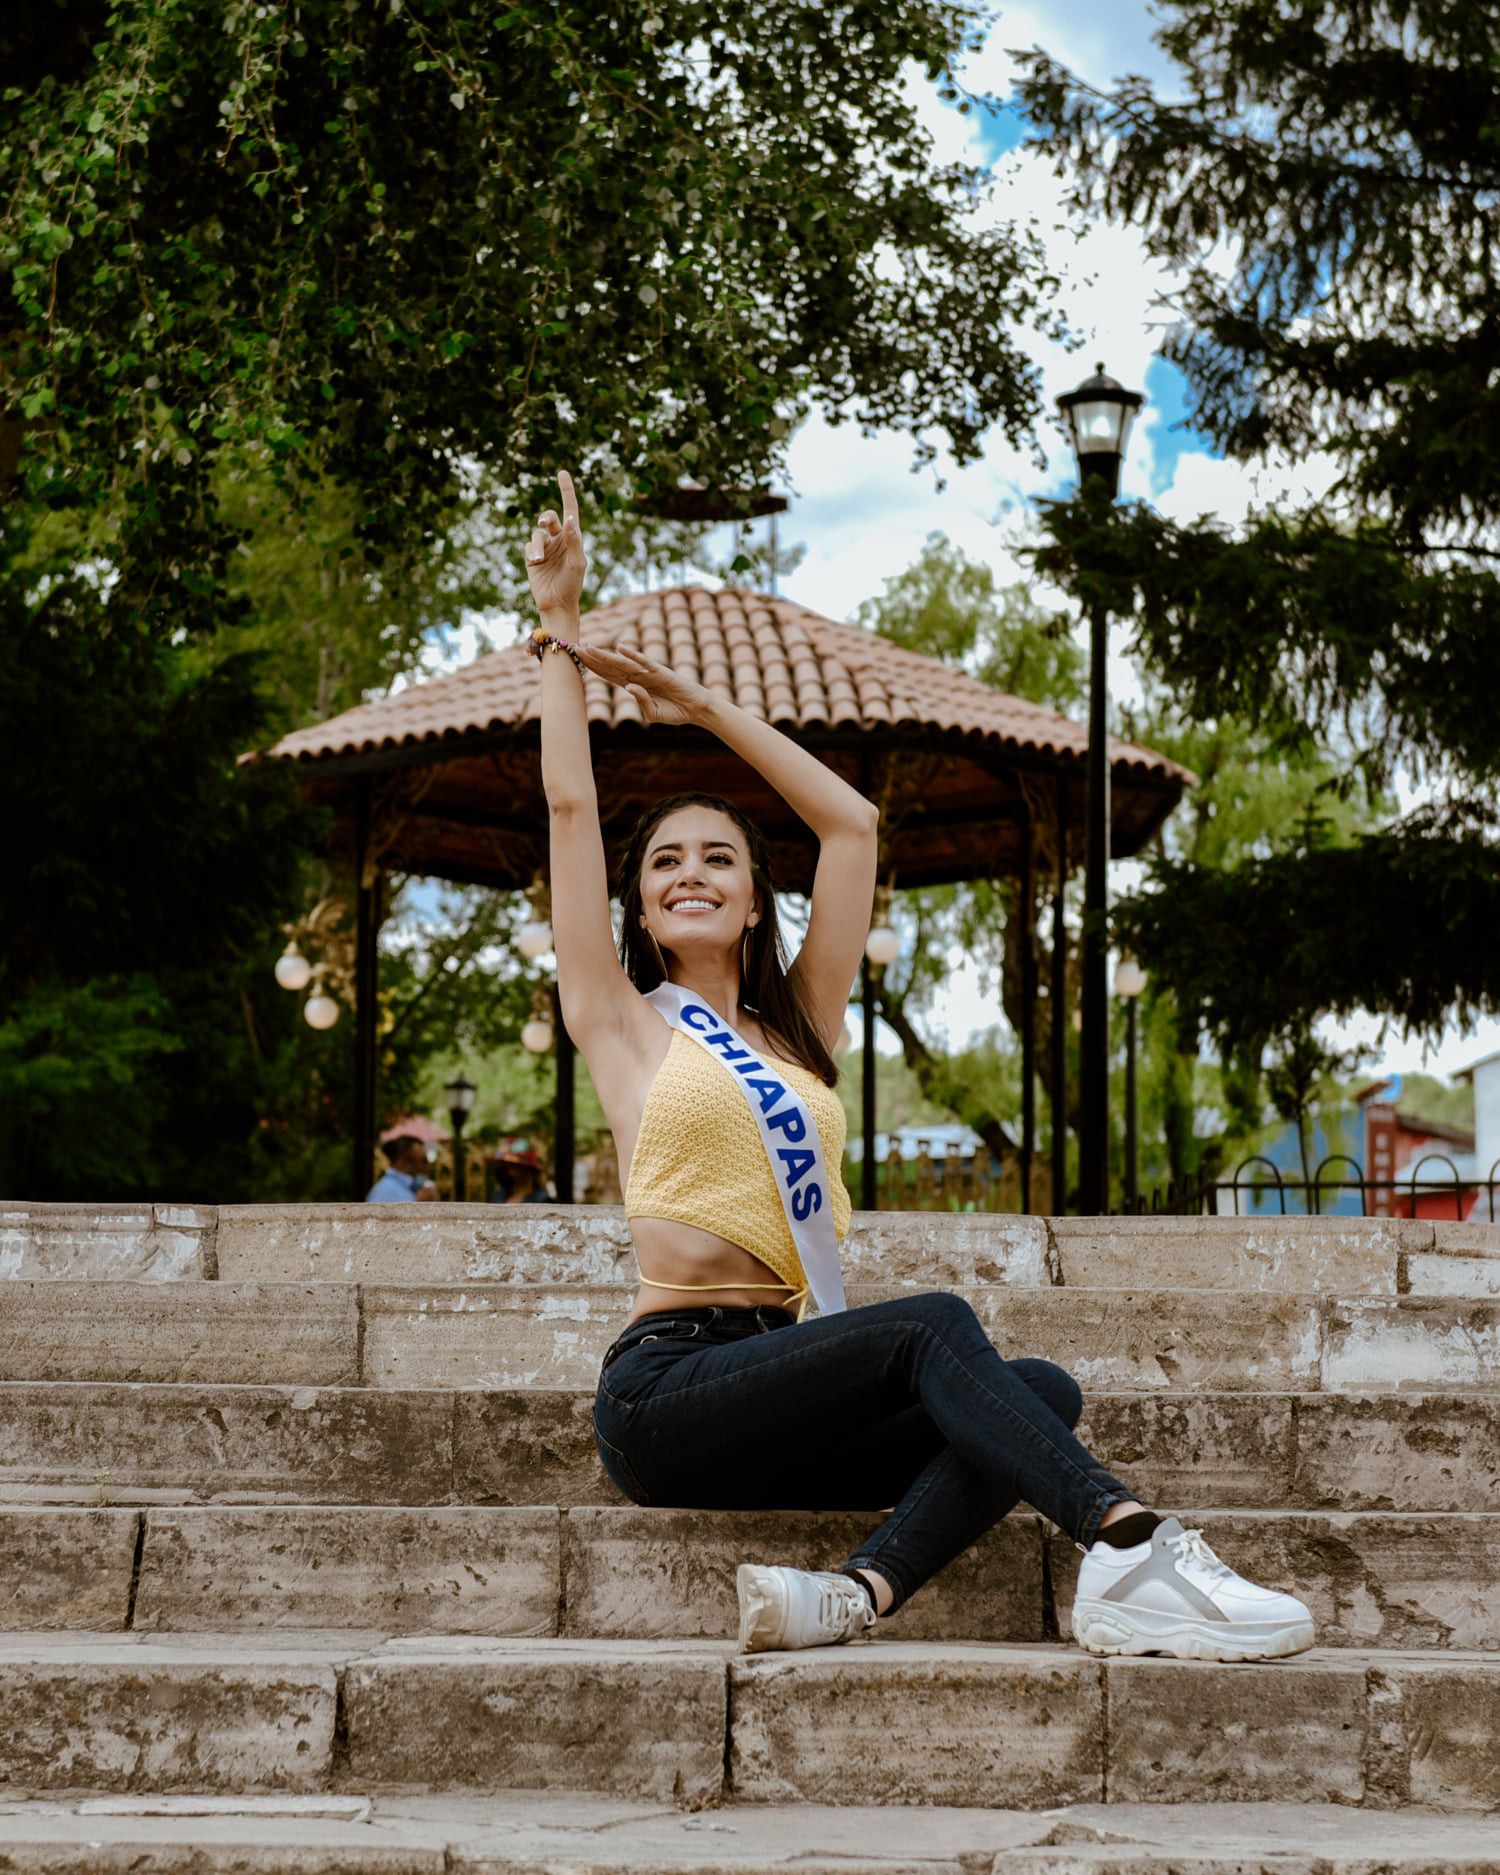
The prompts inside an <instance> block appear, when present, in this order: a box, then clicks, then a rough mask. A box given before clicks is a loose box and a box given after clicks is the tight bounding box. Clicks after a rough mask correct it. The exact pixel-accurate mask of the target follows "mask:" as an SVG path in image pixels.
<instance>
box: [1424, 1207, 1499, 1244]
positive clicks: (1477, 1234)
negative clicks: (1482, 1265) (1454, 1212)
mask: <svg viewBox="0 0 1500 1875" xmlns="http://www.w3.org/2000/svg"><path fill="white" fill-rule="evenodd" d="M1487 1203H1488V1199H1487V1198H1486V1197H1485V1195H1484V1194H1483V1193H1482V1192H1481V1194H1480V1197H1479V1206H1478V1209H1479V1213H1480V1215H1479V1216H1478V1217H1477V1218H1471V1219H1470V1220H1468V1221H1467V1222H1466V1223H1462V1224H1460V1223H1459V1222H1458V1220H1457V1219H1456V1218H1455V1219H1453V1220H1452V1221H1451V1222H1445V1221H1444V1220H1443V1219H1442V1218H1439V1219H1438V1220H1437V1221H1436V1223H1435V1224H1434V1225H1433V1227H1432V1230H1433V1244H1432V1247H1433V1249H1434V1250H1435V1251H1436V1252H1437V1253H1438V1255H1439V1256H1449V1257H1500V1223H1497V1222H1492V1221H1491V1220H1490V1219H1489V1218H1488V1217H1486V1215H1485V1206H1486V1205H1487Z"/></svg>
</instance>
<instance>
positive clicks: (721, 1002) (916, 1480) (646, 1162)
mask: <svg viewBox="0 0 1500 1875" xmlns="http://www.w3.org/2000/svg"><path fill="white" fill-rule="evenodd" d="M558 481H559V485H560V487H561V490H562V499H563V513H562V515H561V516H559V515H558V514H556V513H554V512H552V511H551V510H549V511H548V512H547V513H545V514H543V515H542V516H541V517H540V519H539V520H538V522H537V525H536V528H535V530H534V531H533V533H532V535H531V539H530V542H529V544H528V546H527V549H526V563H527V571H528V574H529V576H530V580H531V589H532V594H533V597H534V598H535V600H536V603H537V607H538V610H539V612H540V614H541V624H540V627H539V629H538V630H537V631H536V632H534V633H533V634H532V638H531V640H530V644H529V648H530V649H531V651H532V652H533V654H534V655H535V656H536V657H537V658H538V660H539V662H540V664H541V679H542V779H543V784H544V786H545V788H546V793H547V804H548V810H549V815H550V830H551V859H552V923H553V932H554V941H555V944H556V949H557V971H558V989H559V992H560V995H561V998H562V1010H563V1017H564V1020H565V1021H566V1022H567V1025H568V1029H569V1032H570V1033H571V1034H572V1036H573V1037H574V1039H575V1040H576V1041H577V1043H578V1046H579V1047H580V1048H581V1049H582V1051H583V1056H584V1059H585V1061H586V1062H587V1063H588V1067H589V1073H590V1075H591V1076H592V1078H593V1082H594V1086H595V1087H596V1088H597V1089H598V1092H599V1097H600V1099H601V1101H602V1102H603V1104H604V1110H605V1115H606V1117H607V1119H608V1121H609V1124H610V1126H611V1128H612V1129H613V1132H614V1137H615V1141H616V1144H617V1147H618V1150H619V1155H620V1163H621V1166H622V1168H628V1176H627V1183H626V1194H625V1208H626V1215H627V1217H628V1218H629V1220H630V1227H631V1235H632V1238H633V1240H634V1243H635V1248H636V1253H637V1257H638V1260H639V1263H640V1271H641V1285H642V1286H641V1291H640V1294H639V1295H638V1296H637V1298H636V1301H635V1305H634V1307H633V1308H632V1309H631V1312H630V1316H629V1319H628V1321H627V1323H626V1326H625V1329H624V1332H623V1333H622V1334H621V1335H620V1337H619V1339H618V1340H617V1341H616V1342H615V1344H614V1346H613V1347H612V1348H611V1349H610V1350H609V1352H608V1353H607V1354H606V1356H605V1359H604V1368H603V1372H602V1374H601V1376H600V1381H599V1392H598V1398H597V1401H596V1405H595V1417H594V1425H595V1433H596V1437H597V1440H598V1445H599V1452H600V1456H601V1458H602V1460H603V1462H604V1467H605V1470H606V1471H607V1472H608V1473H609V1475H610V1477H611V1478H612V1479H613V1480H614V1481H615V1483H616V1484H617V1485H618V1486H619V1488H620V1489H621V1491H623V1492H624V1493H625V1495H626V1496H627V1497H628V1498H630V1499H631V1500H632V1501H634V1502H635V1503H637V1504H660V1505H676V1506H683V1507H702V1508H719V1509H741V1510H748V1509H766V1508H773V1507H775V1508H782V1509H809V1510H812V1509H818V1510H840V1509H865V1508H867V1507H868V1506H870V1505H872V1504H877V1505H878V1504H894V1505H895V1506H896V1508H895V1510H894V1511H893V1512H892V1513H891V1515H890V1516H889V1517H887V1518H886V1520H885V1522H884V1523H882V1524H881V1525H880V1527H879V1529H877V1530H876V1531H875V1532H874V1534H873V1535H872V1536H871V1537H870V1538H869V1539H868V1540H867V1541H866V1542H865V1543H863V1544H862V1545H861V1546H860V1547H859V1549H858V1550H857V1551H856V1553H855V1554H854V1555H853V1556H852V1557H850V1559H849V1561H848V1563H847V1564H846V1565H845V1566H844V1568H843V1569H842V1570H840V1571H837V1572H808V1571H804V1570H799V1569H792V1568H760V1567H754V1566H749V1565H747V1566H744V1567H742V1568H741V1569H740V1571H739V1578H738V1587H739V1597H740V1645H741V1648H742V1650H744V1651H747V1652H755V1651H760V1650H763V1649H770V1648H791V1647H808V1646H817V1645H823V1644H827V1643H830V1642H837V1641H846V1640H852V1639H854V1638H856V1637H858V1636H861V1635H865V1634H868V1633H869V1632H870V1631H871V1630H872V1629H873V1628H874V1626H875V1622H876V1619H877V1617H879V1616H882V1615H886V1614H889V1613H891V1612H892V1611H893V1610H895V1609H897V1608H899V1607H900V1606H901V1605H902V1603H903V1602H905V1601H906V1600H907V1598H908V1597H909V1596H911V1595H912V1594H913V1593H915V1591H916V1590H917V1589H918V1588H919V1587H920V1586H921V1585H922V1583H923V1582H925V1581H927V1579H928V1578H929V1577H930V1576H932V1575H933V1574H934V1573H935V1572H936V1571H937V1570H939V1569H941V1568H942V1567H943V1565H944V1564H945V1563H947V1562H949V1561H951V1560H952V1559H953V1558H954V1557H955V1556H957V1555H958V1554H959V1553H960V1552H961V1551H962V1550H964V1549H965V1548H967V1546H968V1545H969V1544H970V1543H972V1542H974V1541H975V1539H976V1538H977V1537H979V1536H980V1535H982V1534H983V1532H984V1531H985V1530H987V1529H989V1528H990V1526H991V1525H992V1524H994V1523H996V1522H997V1521H998V1520H999V1519H1000V1518H1002V1517H1004V1516H1005V1515H1006V1513H1007V1512H1008V1511H1010V1510H1011V1509H1012V1508H1013V1507H1014V1506H1015V1505H1016V1504H1017V1503H1018V1502H1019V1501H1021V1499H1023V1498H1024V1499H1025V1500H1026V1501H1027V1502H1028V1503H1030V1504H1033V1505H1035V1506H1036V1508H1037V1509H1038V1510H1039V1511H1041V1512H1042V1513H1043V1515H1044V1516H1047V1517H1049V1518H1051V1519H1052V1521H1053V1522H1055V1523H1057V1524H1059V1525H1060V1526H1061V1527H1062V1528H1063V1529H1064V1530H1066V1531H1067V1532H1068V1533H1069V1534H1070V1535H1071V1536H1072V1537H1073V1539H1074V1540H1075V1542H1076V1543H1077V1544H1078V1545H1079V1547H1080V1549H1082V1550H1083V1552H1084V1560H1083V1563H1082V1566H1081V1569H1080V1575H1079V1582H1078V1594H1077V1599H1076V1601H1075V1612H1074V1632H1075V1633H1076V1634H1077V1636H1078V1639H1079V1640H1080V1641H1081V1642H1082V1643H1083V1645H1084V1646H1085V1647H1087V1648H1089V1649H1091V1650H1092V1651H1094V1652H1097V1653H1147V1652H1166V1653H1172V1654H1176V1655H1178V1656H1179V1657H1182V1658H1191V1657H1201V1658H1209V1659H1219V1660H1240V1659H1256V1658H1262V1657H1266V1656H1270V1655H1279V1654H1288V1653H1296V1652H1298V1651H1300V1650H1301V1649H1302V1648H1304V1647H1309V1646H1311V1644H1312V1638H1313V1631H1312V1621H1311V1617H1310V1616H1309V1614H1308V1611H1307V1610H1306V1608H1304V1607H1303V1605H1302V1604H1301V1603H1300V1602H1298V1601H1295V1600H1293V1598H1292V1597H1291V1596H1288V1595H1280V1594H1275V1593H1273V1592H1271V1591H1269V1590H1266V1589H1261V1588H1258V1587H1256V1586H1255V1585H1254V1584H1253V1583H1249V1582H1246V1581H1244V1580H1243V1579H1242V1578H1241V1577H1238V1576H1236V1575H1234V1574H1232V1573H1231V1572H1230V1571H1229V1570H1228V1569H1227V1568H1225V1566H1224V1565H1223V1564H1222V1563H1220V1562H1219V1561H1218V1559H1217V1557H1215V1556H1214V1554H1213V1552H1212V1551H1211V1550H1210V1549H1209V1548H1208V1547H1207V1545H1206V1544H1205V1543H1204V1542H1203V1539H1202V1536H1201V1535H1200V1533H1199V1532H1197V1531H1184V1530H1183V1529H1182V1527H1181V1525H1180V1524H1178V1523H1177V1522H1176V1520H1175V1519H1171V1518H1168V1519H1162V1518H1159V1517H1157V1516H1156V1515H1155V1514H1154V1513H1153V1512H1151V1511H1149V1510H1147V1509H1145V1508H1144V1507H1143V1506H1142V1505H1141V1504H1140V1503H1139V1502H1138V1501H1137V1500H1136V1499H1135V1497H1134V1496H1133V1495H1132V1493H1131V1492H1130V1491H1129V1490H1128V1489H1127V1488H1126V1487H1125V1486H1124V1485H1123V1484H1121V1483H1120V1482H1119V1481H1118V1480H1117V1479H1115V1478H1113V1477H1111V1475H1110V1474H1109V1472H1108V1471H1106V1470H1105V1468H1104V1467H1103V1466H1102V1465H1101V1464H1099V1462H1098V1461H1097V1460H1096V1459H1095V1458H1093V1457H1092V1456H1091V1455H1090V1454H1089V1452H1087V1451H1086V1450H1085V1449H1084V1447H1083V1446H1082V1445H1080V1444H1079V1442H1078V1441H1077V1440H1076V1439H1075V1438H1074V1437H1073V1434H1072V1427H1073V1426H1074V1425H1076V1423H1077V1421H1078V1417H1079V1413H1080V1411H1081V1408H1082V1398H1081V1395H1080V1394H1079V1391H1078V1388H1077V1387H1076V1386H1075V1384H1074V1383H1073V1381H1072V1380H1071V1379H1070V1378H1069V1376H1068V1375H1067V1374H1065V1373H1064V1372H1063V1371H1062V1370H1061V1369H1060V1368H1058V1367H1054V1366H1053V1365H1052V1364H1051V1363H1050V1362H1047V1361H1004V1360H1002V1359H1001V1358H1000V1356H999V1355H998V1354H997V1353H996V1351H995V1349H994V1348H993V1347H992V1345H991V1344H990V1341H989V1339H988V1337H987V1336H986V1334H985V1332H984V1330H983V1328H982V1327H981V1326H980V1324H979V1321H978V1319H977V1317H976V1316H975V1314H974V1312H973V1310H972V1309H971V1308H970V1307H969V1306H968V1304H967V1303H966V1302H963V1301H962V1300H960V1299H959V1298H958V1297H957V1296H953V1295H948V1294H935V1295H919V1296H910V1297H902V1298H901V1299H900V1300H898V1301H895V1302H883V1303H877V1304H875V1305H874V1306H872V1307H869V1308H860V1309H849V1310H845V1309H844V1307H843V1290H842V1286H841V1284H840V1282H839V1277H838V1260H837V1238H838V1237H840V1236H842V1235H843V1233H844V1232H845V1231H846V1230H847V1229H848V1224H849V1200H848V1197H847V1195H846V1194H845V1192H844V1190H843V1188H842V1184H841V1182H840V1181H839V1179H838V1177H837V1170H838V1168H839V1166H840V1163H841V1158H842V1151H843V1141H844V1121H843V1114H842V1110H841V1108H840V1105H839V1102H838V1100H837V1098H836V1097H835V1095H834V1094H833V1092H832V1089H833V1086H834V1083H835V1080H836V1078H837V1077H836V1071H835V1069H834V1065H833V1059H832V1054H831V1048H832V1042H833V1038H834V1037H835V1036H836V1035H837V1034H838V1033H839V1030H840V1028H841V1026H842V1023H843V1018H844V1009H845V1005H846V1003H847V1000H848V995H849V989H850V986H851V984H852V983H853V980H854V975H855V971H856V969H857V968H858V964H859V958H860V953H861V951H862V949H863V946H864V941H865V935H866V931H867V929H868V926H869V917H870V907H871V902H872V897H873V891H874V884H875V865H876V823H877V815H876V811H875V809H874V808H873V807H872V806H871V804H870V803H869V802H868V801H866V800H864V799H863V798H862V797H861V796H860V795H859V794H857V793H856V792H855V791H854V790H853V789H852V788H849V787H847V786H846V785H845V784H844V783H843V782H842V781H840V780H839V779H838V777H837V776H835V775H834V774H833V773H832V772H831V771H830V770H829V769H827V768H825V767H824V766H823V764H822V763H821V762H819V761H818V760H816V758H815V757H813V756H812V755H810V754H808V753H807V752H806V751H805V750H803V749H800V748H798V747H797V745H796V744H795V743H794V742H792V741H790V740H789V739H788V738H787V737H785V736H783V735H781V734H779V733H778V732H777V731H776V730H774V729H772V728H771V727H770V726H769V725H768V724H766V723H764V722H761V721H759V720H758V719H756V718H754V717H751V716H748V715H746V714H745V713H744V712H743V711H742V710H740V709H738V708H736V707H735V706H734V705H733V704H732V703H727V702H724V701H722V700H721V699H719V698H717V697H715V696H712V695H710V694H709V693H708V692H707V691H705V690H704V689H703V688H702V687H701V686H700V685H698V684H697V683H695V682H692V681H690V680H689V679H687V678H684V677H681V676H679V675H677V674H676V673H675V672H674V671H672V670H670V669H668V668H667V667H666V666H665V665H662V664H658V663H655V662H654V661H653V660H651V659H649V658H644V657H641V656H638V655H637V654H635V653H634V652H629V651H622V650H617V649H613V648H610V647H607V646H605V645H601V644H592V645H586V644H584V643H583V642H582V634H581V631H580V626H579V610H578V607H579V599H580V597H581V594H582V591H583V578H584V572H585V570H586V566H587V561H586V559H585V555H584V549H583V540H582V537H581V534H580V531H579V524H578V506H577V502H576V499H575V497H574V492H573V485H572V481H571V479H570V478H569V477H568V476H567V475H566V474H564V475H561V476H559V478H558ZM585 671H593V672H595V673H596V674H597V675H598V676H600V677H603V678H605V679H607V680H608V681H609V682H611V683H613V684H618V685H621V686H623V687H624V688H625V689H626V690H628V692H629V693H630V695H631V696H632V697H633V698H634V699H635V701H636V703H637V704H638V705H639V706H640V710H641V713H642V715H643V716H644V717H645V719H646V721H647V722H648V723H673V724H681V723H692V724H693V725H695V726H696V727H698V728H701V729H704V730H707V731H709V732H711V733H712V734H714V735H716V736H717V737H718V738H719V739H720V741H722V742H723V743H725V744H726V745H727V746H728V747H729V748H730V749H732V750H734V752H735V753H736V754H737V755H739V756H740V757H742V759H743V760H745V761H746V762H748V763H749V764H750V765H751V766H752V767H753V768H754V769H756V770H757V772H758V773H759V774H761V775H762V776H763V777H764V778H765V779H766V781H768V782H769V783H770V784H771V785H772V786H773V787H774V788H775V789H776V790H777V792H778V793H779V794H780V795H781V796H782V798H783V799H784V800H785V801H786V803H787V804H788V806H789V807H790V808H791V809H792V810H793V811H794V812H795V813H796V814H797V815H798V816H799V817H800V819H801V820H802V821H804V822H805V823H806V825H807V826H808V827H809V828H810V829H811V830H812V832H813V833H814V835H815V836H816V838H817V841H818V863H817V873H816V878H815V880H814V884H813V892H812V906H811V914H810V917H809V920H808V927H807V936H806V939H805V941H804V942H803V944H802V947H801V949H800V950H799V952H798V953H797V957H796V960H795V961H794V962H793V963H792V965H791V967H790V969H784V968H783V966H782V962H781V958H780V934H779V931H778V928H777V919H776V900H775V895H774V891H773V889H772V883H771V879H770V877H769V874H768V871H767V859H766V848H765V843H764V841H763V840H762V838H761V836H760V835H759V834H758V833H757V831H756V829H755V828H754V827H752V826H751V825H750V823H749V822H748V821H747V820H746V819H745V818H744V816H743V815H742V814H740V813H739V811H738V810H737V809H736V808H734V807H733V806H732V805H731V804H730V803H728V802H724V801H718V800H715V799H714V798H713V797H710V796H702V795H692V796H684V797H679V798H678V799H676V800H672V801H668V802H664V803H662V804H660V805H659V806H658V807H656V808H655V809H653V810H652V811H651V812H649V813H647V814H646V815H645V816H644V818H643V819H642V821H641V823H640V825H639V826H638V828H637V829H636V832H635V835H634V837H633V839H632V841H631V844H630V848H629V851H628V852H627V854H626V856H625V861H624V867H623V875H622V878H621V882H620V897H621V903H622V906H623V909H624V928H623V930H622V933H621V937H620V943H619V953H618V955H617V954H616V949H615V943H614V936H613V932H612V929H611V925H610V906H609V885H608V881H607V879H606V876H605V860H604V845H603V840H602V838H601V835H600V830H599V816H598V805H597V800H596V797H595V792H594V781H593V773H592V766H591V759H590V752H589V736H588V724H587V721H586V719H585V715H584V698H583V673H584V672H585ZM830 1168H832V1171H833V1176H832V1177H830V1176H829V1169H830ZM810 1290H811V1292H812V1293H813V1294H814V1296H815V1298H816V1299H817V1301H818V1303H819V1305H820V1308H821V1310H822V1314H821V1316H820V1317H819V1318H818V1319H816V1320H811V1321H804V1320H802V1319H801V1317H802V1312H803V1309H804V1307H805V1305H806V1302H807V1298H808V1294H809V1291H810Z"/></svg>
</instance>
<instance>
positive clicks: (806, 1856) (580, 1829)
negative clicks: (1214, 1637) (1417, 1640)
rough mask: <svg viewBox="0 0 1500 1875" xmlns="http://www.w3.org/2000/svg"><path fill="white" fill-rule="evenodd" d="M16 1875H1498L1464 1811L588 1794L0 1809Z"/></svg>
mask: <svg viewBox="0 0 1500 1875" xmlns="http://www.w3.org/2000/svg"><path fill="white" fill-rule="evenodd" d="M0 1866H3V1867H4V1868H5V1869H6V1870H7V1871H9V1872H10V1875H540V1872H541V1871H548V1875H667V1872H670V1875H705V1872H707V1875H978V1871H980V1870H983V1871H984V1875H1251V1871H1255V1875H1262V1871H1272V1870H1274V1871H1275V1875H1437V1871H1439V1870H1441V1871H1443V1872H1444V1875H1500V1855H1497V1852H1496V1843H1495V1826H1494V1823H1493V1821H1492V1820H1491V1819H1489V1818H1485V1817H1480V1816H1473V1815H1463V1814H1458V1815H1449V1816H1442V1815H1438V1814H1436V1813H1434V1812H1432V1811H1426V1810H1423V1811H1417V1810H1408V1811H1388V1810H1387V1811H1382V1810H1376V1809H1369V1810H1354V1809H1350V1808H1348V1807H1347V1806H1345V1805H1341V1804H1315V1803H1308V1804H1294V1803H1254V1804H1249V1803H1219V1804H1135V1803H1112V1804H1092V1803H1090V1804H1070V1805H1068V1806H1066V1807H1064V1808H1059V1809H1053V1810H1048V1811H1044V1812H1040V1813H1038V1812H1036V1811H1024V1810H1010V1809H979V1808H973V1807H959V1806H951V1807H946V1808H935V1807H928V1808H906V1809H894V1808H891V1807H889V1806H881V1805H871V1804H865V1805H843V1806H833V1805H828V1804H810V1803H798V1804H739V1805H731V1806H726V1807H722V1808H718V1809H712V1810H706V1811H699V1812H693V1811H679V1810H677V1809H676V1808H674V1807H670V1806H664V1805H662V1804H659V1803H648V1802H644V1801H640V1800H633V1799H630V1798H623V1797H606V1796H601V1795H599V1794H597V1793H595V1792H588V1791H575V1792H558V1791H510V1792H500V1793H498V1794H496V1795H485V1796H474V1795H460V1794H458V1793H454V1792H444V1793H443V1794H442V1795H441V1796H440V1797H430V1796H406V1797H402V1796H381V1795H378V1794H377V1795H373V1796H364V1795H352V1796H342V1795H319V1796H306V1795H284V1796H261V1797H254V1796H247V1797H234V1798H225V1797H201V1796H178V1795H171V1794H168V1795H165V1796H155V1797H139V1796H114V1797H82V1796H77V1797H75V1796H71V1795H70V1796H66V1797H61V1798H59V1797H52V1798H33V1799H31V1800H30V1801H22V1802H19V1803H11V1804H6V1805H4V1806H3V1807H0Z"/></svg>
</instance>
